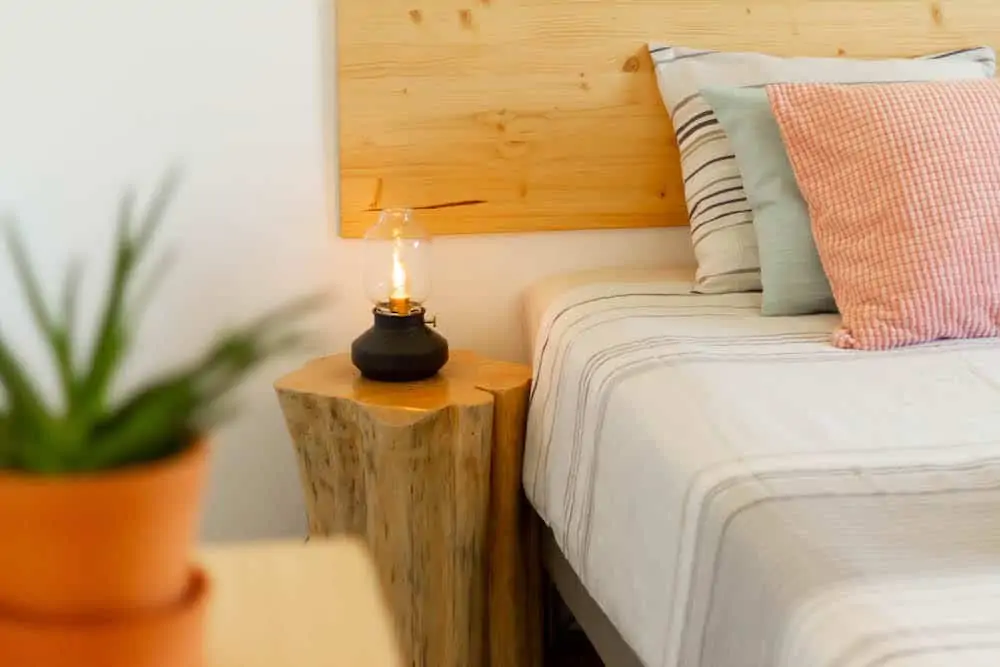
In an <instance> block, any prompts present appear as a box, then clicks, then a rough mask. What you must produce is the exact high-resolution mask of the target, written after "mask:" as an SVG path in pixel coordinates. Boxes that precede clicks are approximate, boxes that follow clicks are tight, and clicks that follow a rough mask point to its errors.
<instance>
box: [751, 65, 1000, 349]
mask: <svg viewBox="0 0 1000 667" xmlns="http://www.w3.org/2000/svg"><path fill="white" fill-rule="evenodd" d="M768 96H769V98H770V100H771V107H772V109H773V111H774V115H775V118H776V119H777V121H778V125H779V126H780V128H781V133H782V137H783V139H784V141H785V145H786V147H787V149H788V156H789V159H790V160H791V162H792V167H793V168H794V170H795V176H796V179H797V180H798V183H799V187H800V189H801V190H802V196H803V197H804V198H805V200H806V202H808V204H809V213H810V217H811V219H812V227H813V234H814V236H815V238H816V247H817V250H818V251H819V256H820V260H821V261H822V263H823V268H824V269H825V270H826V274H827V276H828V277H829V279H830V285H831V287H832V288H833V295H834V298H835V299H836V301H837V306H838V307H839V308H840V312H841V316H842V317H843V322H842V325H841V328H840V329H839V330H838V331H837V333H836V334H835V336H834V343H835V344H836V345H837V346H838V347H846V348H857V349H865V350H883V349H888V348H892V347H899V346H903V345H911V344H914V343H921V342H925V341H931V340H936V339H940V338H976V337H983V336H996V335H998V334H1000V82H997V81H996V80H989V79H987V80H982V81H951V82H944V83H941V82H939V83H909V84H899V85H893V86H877V85H866V86H833V85H813V86H809V85H788V84H786V85H778V86H771V87H768Z"/></svg>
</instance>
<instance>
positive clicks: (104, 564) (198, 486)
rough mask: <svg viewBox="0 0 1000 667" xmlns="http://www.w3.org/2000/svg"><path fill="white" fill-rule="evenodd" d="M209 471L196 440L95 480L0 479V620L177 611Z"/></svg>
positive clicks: (1, 476) (204, 453) (6, 476)
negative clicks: (169, 453) (17, 616)
mask: <svg viewBox="0 0 1000 667" xmlns="http://www.w3.org/2000/svg"><path fill="white" fill-rule="evenodd" d="M207 467H208V447H207V445H206V443H205V442H198V443H196V444H194V445H192V446H191V447H189V448H188V449H186V450H184V451H183V452H181V453H180V454H178V455H177V456H174V457H171V458H169V459H164V460H162V461H157V462H155V463H151V464H148V465H140V466H135V467H132V468H122V469H120V470H115V471H110V472H107V473H99V474H94V475H80V476H65V477H43V476H37V475H25V474H20V473H11V472H0V613H5V612H6V613H11V612H13V613H18V614H24V615H28V614H36V615H49V616H51V615H61V616H69V617H84V616H92V615H107V614H116V613H124V612H128V611H136V610H140V609H146V608H159V607H165V606H168V605H170V604H173V603H175V602H176V601H177V600H178V599H179V598H180V597H181V595H183V594H184V590H185V586H186V583H187V576H188V568H189V566H190V563H191V559H192V551H193V548H194V542H195V539H196V537H197V530H198V520H199V510H200V505H201V496H202V490H203V487H204V481H205V475H206V472H207ZM81 664H82V663H81Z"/></svg>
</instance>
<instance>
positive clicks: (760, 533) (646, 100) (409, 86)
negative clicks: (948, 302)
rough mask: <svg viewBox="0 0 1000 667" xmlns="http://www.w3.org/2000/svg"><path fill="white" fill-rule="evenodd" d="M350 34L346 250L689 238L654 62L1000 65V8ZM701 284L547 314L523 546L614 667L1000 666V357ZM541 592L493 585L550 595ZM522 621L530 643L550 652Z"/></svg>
mask: <svg viewBox="0 0 1000 667" xmlns="http://www.w3.org/2000/svg"><path fill="white" fill-rule="evenodd" d="M336 14H337V16H336V28H335V32H336V40H335V43H336V53H335V56H333V57H332V58H331V62H334V61H335V63H336V75H337V76H336V82H335V86H330V92H333V90H334V89H335V91H336V95H335V96H333V95H330V99H328V102H331V103H332V101H333V100H334V98H335V104H336V106H337V109H338V111H339V115H338V121H339V123H338V127H337V132H338V137H337V138H338V139H339V141H338V142H337V148H338V153H339V163H338V170H337V174H336V180H337V186H338V193H339V212H340V218H339V220H338V222H339V226H338V232H339V234H340V235H341V236H343V237H347V238H358V237H361V236H363V235H364V233H365V230H366V229H367V228H368V227H369V226H370V225H371V224H372V223H373V222H374V221H375V219H376V218H377V216H378V214H379V212H380V211H382V210H384V209H385V208H388V207H393V206H409V207H413V208H415V209H416V210H417V211H418V212H419V213H420V215H421V219H422V221H423V223H424V224H425V225H426V227H427V228H428V229H429V230H430V231H431V232H432V233H433V234H435V235H438V236H443V235H449V236H450V235H475V234H484V235H486V234H489V235H493V234H499V233H512V232H516V233H521V234H530V233H535V232H553V231H560V232H564V231H585V230H586V231H589V232H591V233H597V232H598V231H599V232H600V233H601V234H608V233H611V232H610V231H609V230H635V229H638V228H657V227H684V226H687V225H688V224H689V214H690V213H691V211H689V209H688V201H687V198H686V193H685V175H684V174H683V173H682V161H683V159H684V155H683V151H682V150H681V149H680V147H679V145H678V141H677V137H676V136H675V133H674V128H673V126H672V124H671V118H670V115H669V114H668V113H667V112H666V110H665V108H664V99H663V98H662V97H661V95H660V91H659V90H658V87H657V80H656V76H655V74H654V70H656V71H658V70H657V67H658V65H656V64H654V59H652V58H651V57H650V47H649V42H650V41H656V42H662V43H665V44H675V45H682V44H683V45H686V46H690V47H695V48H696V51H686V52H684V53H681V54H680V57H682V58H687V57H689V56H698V57H700V55H704V51H702V52H701V53H699V52H697V50H718V51H728V52H734V51H753V52H758V53H767V54H772V55H777V56H823V57H832V56H838V57H839V56H847V57H849V58H859V59H864V58H901V57H907V56H917V55H929V54H940V55H947V56H949V57H950V56H951V55H954V54H961V53H966V52H967V51H970V50H972V49H970V48H969V47H971V46H973V45H992V46H993V47H996V46H998V45H1000V44H998V42H997V35H998V34H1000V8H998V6H997V4H996V3H995V2H989V1H988V0H948V1H947V2H942V1H939V0H893V1H892V2H887V1H886V0H754V1H753V2H744V1H741V0H602V1H597V0H474V1H472V2H469V1H467V0H424V1H422V2H411V1H410V0H382V1H381V2H370V1H369V0H340V1H339V2H337V3H336ZM656 50H657V49H653V51H656ZM745 69H749V70H752V69H753V68H752V67H751V68H745ZM893 80H903V79H893ZM734 85H736V84H734ZM738 85H743V83H740V84H738ZM681 104H683V101H682V102H681ZM667 106H670V105H669V104H668V105H667ZM677 108H678V107H677V106H674V107H672V110H673V111H674V112H675V115H676V111H677ZM698 118H701V117H700V116H698V117H697V118H695V119H691V120H690V122H691V123H696V124H697V123H698ZM688 139H690V136H688ZM706 141H708V139H706ZM725 157H728V158H731V157H733V156H731V155H729V156H725ZM331 162H333V161H332V160H331ZM712 180H725V179H715V178H714V177H713V179H712ZM721 190H722V193H725V192H726V191H728V188H727V187H723V188H721ZM725 203H726V204H731V202H728V201H726V202H725ZM713 205H714V204H713ZM732 206H734V207H737V208H739V207H740V204H738V203H737V204H732ZM707 208H708V206H705V207H703V208H702V211H701V214H702V215H708V216H709V217H711V218H712V219H715V218H717V215H716V213H718V211H712V212H711V213H708V212H706V209H707ZM725 212H726V213H727V214H728V213H729V212H730V211H728V210H726V211H725ZM733 213H746V211H733ZM615 233H626V232H615ZM574 238H579V237H578V236H575V235H572V234H567V235H566V241H565V242H566V244H567V245H566V248H567V252H571V251H572V242H573V239H574ZM588 238H589V239H590V240H591V241H593V240H594V239H595V238H599V237H597V236H588ZM635 238H637V239H640V242H641V239H645V238H649V237H646V236H636V237H635ZM483 240H484V242H485V239H483ZM696 243H697V242H696ZM455 247H457V246H452V248H455ZM547 247H551V246H547ZM695 254H697V248H696V250H695ZM515 259H517V258H512V263H511V271H510V273H511V274H512V276H513V277H512V279H511V281H510V282H511V285H512V286H513V285H514V284H515V283H517V277H516V276H514V275H513V274H515V273H516V268H517V266H516V263H514V260H515ZM699 261H700V260H699ZM532 271H534V272H535V273H533V275H538V274H539V273H538V271H539V268H538V267H532ZM453 273H454V274H456V275H458V274H462V275H463V278H467V279H469V280H475V279H476V276H475V275H470V276H465V275H464V273H465V272H464V271H458V270H457V269H456V270H455V271H454V272H453ZM500 282H503V281H500ZM691 287H692V277H691V274H690V272H685V271H659V270H638V269H618V270H608V271H598V272H587V273H580V274H573V275H569V276H556V277H553V278H552V279H550V280H547V281H544V282H543V283H541V284H539V285H537V286H536V287H535V288H533V289H532V290H530V291H529V292H528V294H527V295H525V298H524V306H525V309H524V310H525V312H524V321H525V322H526V323H527V325H526V326H527V335H528V340H529V343H530V346H531V348H532V354H533V360H534V364H535V373H536V376H535V385H534V388H533V394H532V399H531V407H530V411H529V420H528V422H529V423H528V428H527V447H526V451H525V461H524V480H523V482H524V489H525V494H526V500H525V502H526V503H530V507H529V506H526V507H525V508H524V509H525V512H524V516H523V517H522V519H523V520H522V521H521V522H520V524H519V525H518V526H516V527H512V531H514V530H517V531H519V532H521V533H523V534H521V535H519V536H514V535H512V536H511V543H512V544H516V545H518V546H517V548H520V546H521V545H531V544H534V541H533V539H532V535H533V533H532V531H533V526H535V525H538V524H543V525H544V531H545V536H544V538H543V540H542V542H543V548H542V552H543V553H544V566H545V569H546V570H547V571H548V573H549V575H550V577H551V579H552V581H554V583H555V584H556V586H557V587H558V589H559V591H560V593H561V594H562V597H563V598H564V599H565V600H566V601H567V603H568V604H569V606H570V607H571V609H572V611H573V612H574V614H575V615H576V617H577V618H578V620H579V621H580V623H581V625H583V627H584V629H585V630H586V631H587V634H588V636H589V637H590V638H591V639H592V640H593V643H594V644H595V646H596V647H597V649H598V650H599V652H600V653H601V655H602V656H603V657H604V659H605V660H606V661H607V663H608V664H609V665H611V666H612V667H632V666H633V665H644V666H645V667H676V666H683V667H754V666H757V665H761V666H763V665H782V666H788V667H800V666H801V667H806V666H809V667H811V666H813V665H816V666H822V665H836V666H837V667H854V666H862V665H864V666H874V665H882V666H888V667H898V665H901V664H905V665H907V667H914V666H916V665H940V664H962V665H978V664H990V665H995V664H998V663H1000V660H998V657H1000V652H998V651H1000V648H998V647H1000V630H998V628H1000V573H997V572H995V570H996V568H995V567H994V565H995V563H996V561H997V560H998V557H1000V512H998V511H997V510H1000V419H998V418H997V417H996V414H997V410H998V406H1000V363H998V362H1000V347H998V346H997V344H996V343H995V342H994V341H987V340H979V341H965V342H951V343H947V342H942V343H932V344H928V345H923V346H919V347H914V348H910V349H903V350H899V351H896V352H886V353H881V352H880V353H868V354H865V353H857V352H850V351H844V350H838V349H834V348H833V347H832V346H831V345H830V344H829V340H830V332H831V330H832V329H833V328H834V327H835V326H836V324H837V317H836V316H833V315H805V316H797V317H766V318H765V317H762V316H761V315H760V310H761V301H760V295H759V294H758V293H750V292H741V293H734V294H719V295H711V296H709V295H698V294H694V293H692V291H691ZM518 289H519V285H518ZM510 291H511V298H510V299H509V303H512V304H513V303H516V301H517V300H516V298H515V297H514V296H513V292H514V287H511V290H510ZM477 305H479V304H478V303H477ZM489 305H490V307H493V308H495V309H500V308H503V307H505V306H503V305H502V304H500V303H499V300H491V303H490V304H489ZM518 316H519V313H517V312H514V311H511V312H507V313H506V314H505V318H504V319H505V320H506V321H515V320H516V319H517V317H518ZM453 342H455V343H459V342H460V341H458V340H453ZM512 526H513V525H512ZM525 553H526V554H527V555H528V559H527V562H526V564H525V571H526V572H528V571H531V570H532V566H533V565H537V559H535V560H534V561H532V560H531V559H532V554H533V552H532V551H531V548H526V551H525ZM532 580H533V577H532V576H517V573H515V576H512V577H511V578H510V580H509V581H503V582H492V583H491V585H492V586H494V587H495V588H496V590H500V592H501V593H502V594H504V595H509V596H512V599H519V600H533V599H535V598H534V597H533V595H532V594H531V593H530V592H529V590H528V589H530V588H531V584H530V583H529V582H530V581H532ZM493 592H495V591H493ZM524 606H525V608H526V613H525V618H524V619H517V623H515V624H514V625H518V629H517V631H516V632H515V633H514V634H515V635H516V638H514V639H512V640H511V642H510V643H511V644H512V645H519V646H524V647H527V646H534V645H535V644H537V642H536V641H535V639H536V638H537V637H536V635H537V632H538V628H537V627H536V626H537V623H535V622H534V620H533V618H534V617H535V615H534V614H533V613H532V612H533V611H534V609H532V608H530V607H531V604H530V603H526V604H525V605H524ZM509 653H510V656H514V655H520V654H518V653H517V650H516V649H512V650H511V651H509ZM529 653H530V654H531V657H530V658H528V657H524V658H522V659H520V660H519V661H518V660H515V659H513V658H511V657H510V656H506V658H507V661H506V662H504V661H503V660H501V661H499V662H497V661H496V656H494V662H495V663H496V664H495V666H494V667H496V665H499V664H523V665H528V664H531V665H534V664H537V651H525V652H524V654H523V655H525V656H527V655H528V654H529Z"/></svg>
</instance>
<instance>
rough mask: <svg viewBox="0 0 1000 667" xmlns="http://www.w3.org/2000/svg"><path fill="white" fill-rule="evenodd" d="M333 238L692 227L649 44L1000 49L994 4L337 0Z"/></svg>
mask: <svg viewBox="0 0 1000 667" xmlns="http://www.w3.org/2000/svg"><path fill="white" fill-rule="evenodd" d="M335 1H336V9H337V16H336V24H337V48H338V52H337V74H338V86H339V88H338V90H339V109H340V114H339V118H340V130H339V136H340V187H341V190H340V205H341V226H340V233H341V235H342V236H346V237H357V236H361V235H362V234H363V233H364V231H365V230H366V229H367V228H368V226H369V225H371V224H372V223H373V222H374V220H375V217H376V215H377V211H378V210H379V209H380V208H384V207H390V206H412V207H415V208H419V209H422V210H423V216H422V219H423V221H424V223H425V224H426V225H427V226H428V227H429V228H430V230H431V231H432V232H433V233H435V234H469V233H477V234H482V233H490V232H529V231H542V230H569V229H608V228H624V227H658V226H667V225H683V224H686V213H685V206H684V197H683V191H682V187H681V176H680V170H679V166H680V165H679V161H678V156H677V148H676V144H675V141H674V138H673V132H672V130H671V127H670V122H669V119H668V117H667V114H666V111H665V110H664V109H663V106H662V103H661V101H660V98H659V94H658V92H657V88H656V81H655V77H654V74H653V71H652V64H651V62H650V59H649V56H648V55H647V53H646V49H645V44H646V42H647V41H649V40H659V41H664V42H667V43H675V44H681V45H685V46H694V47H703V48H716V49H726V50H753V51H763V52H769V53H774V54H776V55H825V56H832V55H838V54H839V55H848V56H855V57H889V56H909V55H918V54H923V53H928V52H932V51H937V50H947V49H951V48H959V47H964V46H974V45H979V44H991V43H992V44H993V45H994V46H997V44H998V42H1000V0H741V1H736V0H335Z"/></svg>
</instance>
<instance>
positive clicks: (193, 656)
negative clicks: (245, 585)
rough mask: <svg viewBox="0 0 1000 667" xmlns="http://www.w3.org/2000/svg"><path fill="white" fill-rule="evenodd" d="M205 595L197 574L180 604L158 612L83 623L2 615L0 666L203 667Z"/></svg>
mask: <svg viewBox="0 0 1000 667" xmlns="http://www.w3.org/2000/svg"><path fill="white" fill-rule="evenodd" d="M208 593H209V586H208V580H207V577H206V576H205V573H204V572H203V571H202V570H199V569H196V570H194V571H189V578H188V582H187V589H186V591H185V592H184V593H183V594H182V597H181V598H180V600H178V601H177V602H175V603H174V604H172V605H168V606H166V607H163V608H160V609H152V610H148V611H144V612H135V613H128V614H124V615H122V616H109V617H107V618H103V619H102V618H95V619H91V620H85V621H72V620H65V621H59V620H51V621H50V620H48V619H46V618H45V617H39V618H30V617H21V616H16V615H15V616H5V615H4V614H3V613H2V612H0V665H11V666H14V665H17V666H23V667H28V666H30V667H84V666H86V667H98V666H99V667H202V664H203V660H204V656H203V653H204V625H205V609H206V607H207V601H208Z"/></svg>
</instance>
